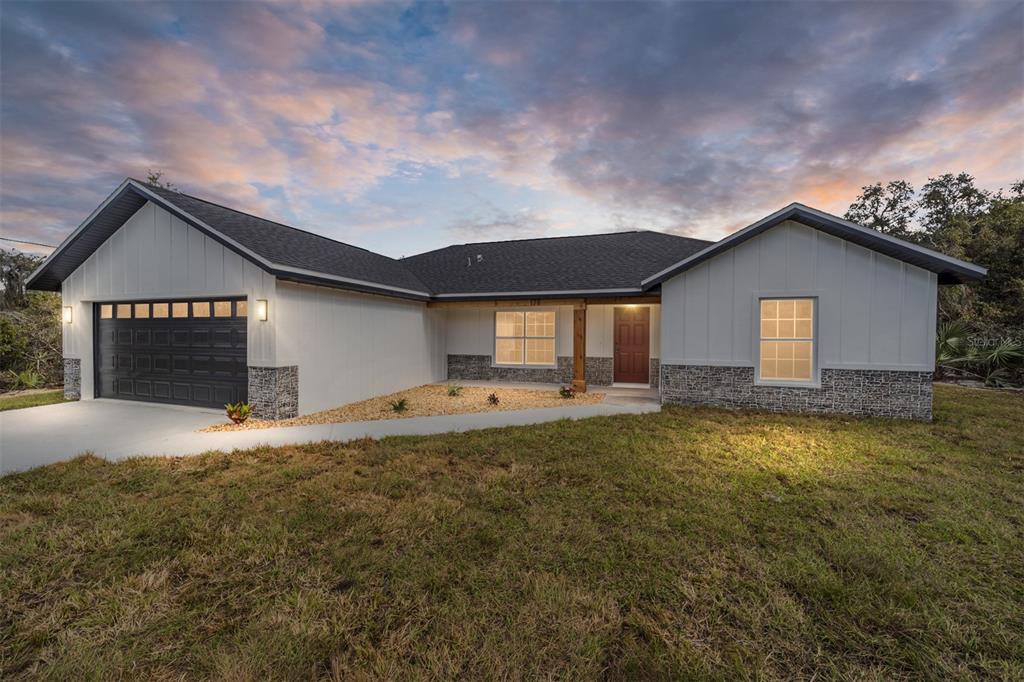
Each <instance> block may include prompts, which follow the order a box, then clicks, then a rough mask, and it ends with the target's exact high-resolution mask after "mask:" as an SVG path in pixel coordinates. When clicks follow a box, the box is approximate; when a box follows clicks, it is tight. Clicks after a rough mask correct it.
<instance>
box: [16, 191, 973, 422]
mask: <svg viewBox="0 0 1024 682" xmlns="http://www.w3.org/2000/svg"><path fill="white" fill-rule="evenodd" d="M985 273H986V271H985V269H984V268H981V267H978V266H976V265H972V264H970V263H965V262H963V261H961V260H957V259H956V258H951V257H949V256H946V255H943V254H941V253H937V252H935V251H931V250H929V249H926V248H922V247H920V246H917V245H914V244H910V243H907V242H904V241H901V240H899V239H895V238H893V237H890V236H888V235H885V234H881V233H879V232H877V231H874V230H870V229H867V228H864V227H861V226H859V225H855V224H853V223H850V222H848V221H846V220H843V219H841V218H837V217H835V216H833V215H829V214H827V213H824V212H822V211H818V210H816V209H813V208H810V207H808V206H804V205H801V204H791V205H789V206H786V207H785V208H783V209H781V210H779V211H777V212H775V213H773V214H771V215H769V216H767V217H766V218H764V219H762V220H759V221H758V222H756V223H754V224H753V225H750V226H749V227H746V228H744V229H742V230H739V231H738V232H735V233H733V234H731V235H729V236H728V237H725V238H724V239H722V240H720V241H717V242H708V241H703V240H699V239H690V238H687V237H680V236H675V235H670V234H663V233H659V232H650V231H632V232H615V233H611V234H596V235H587V236H576V237H554V238H543V239H522V240H512V241H497V242H482V243H475V244H459V245H455V246H449V247H446V248H443V249H438V250H436V251H430V252H428V253H423V254H419V255H416V256H411V257H408V258H402V259H394V258H388V257H386V256H383V255H380V254H376V253H373V252H371V251H367V250H365V249H361V248H357V247H355V246H350V245H348V244H343V243H341V242H337V241H334V240H332V239H328V238H326V237H323V236H320V235H317V234H314V233H312V232H307V231H304V230H300V229H296V228H293V227H289V226H287V225H282V224H280V223H277V222H273V221H270V220H265V219H263V218H259V217H256V216H253V215H250V214H247V213H243V212H241V211H237V210H234V209H231V208H227V207H225V206H221V205H219V204H216V203H213V202H210V201H206V200H203V199H199V198H196V197H193V196H189V195H187V194H183V193H180V192H177V191H170V190H168V189H165V188H160V187H154V186H151V185H148V184H146V183H143V182H139V181H137V180H132V179H127V180H125V181H124V182H123V183H122V184H121V185H120V186H119V187H118V188H117V189H116V190H115V191H114V192H113V193H112V194H111V195H110V196H109V197H108V198H107V199H106V200H105V201H104V202H103V203H102V204H100V206H99V207H98V208H97V209H96V210H95V211H93V213H92V215H90V216H89V217H88V218H87V219H86V220H85V222H83V223H82V224H81V225H80V226H79V227H78V228H77V229H76V230H75V231H74V232H73V233H72V234H71V235H70V236H69V237H68V238H67V239H65V240H64V242H63V243H62V244H61V245H60V246H59V247H58V248H57V249H56V250H55V251H54V252H53V253H52V254H51V255H50V256H49V257H48V258H47V259H46V260H45V261H44V262H43V263H42V264H41V265H40V267H39V268H38V269H37V270H36V271H35V272H34V273H33V274H32V276H31V278H30V280H29V282H28V286H29V287H30V288H32V289H39V290H47V291H60V292H61V296H62V299H63V321H64V378H65V392H66V394H67V396H68V397H70V398H81V399H91V398H115V399H122V400H139V401H146V402H159V403H178V404H185V405H198V406H209V407H220V406H222V405H223V404H224V403H226V402H235V401H240V400H241V401H248V402H249V403H251V404H252V405H253V408H254V412H255V413H256V414H258V415H260V416H263V417H267V418H284V417H290V416H294V415H297V414H298V415H301V414H307V413H310V412H314V411H317V410H322V409H325V408H328V407H332V406H336V405H339V404H343V403H347V402H351V401H355V400H361V399H365V398H368V397H371V396H374V395H380V394H385V393H390V392H394V391H398V390H401V389H404V388H409V387H412V386H415V385H419V384H423V383H428V382H437V381H444V380H449V381H459V380H469V379H484V380H494V381H535V382H552V383H560V384H572V385H573V386H575V387H576V388H577V389H578V390H586V388H587V386H593V385H598V386H603V385H609V384H613V383H616V384H618V383H621V384H630V385H643V386H650V387H654V388H656V389H657V390H658V391H659V393H660V396H661V399H662V401H663V402H673V403H685V404H698V405H717V406H726V407H749V408H759V409H767V410H779V411H801V412H841V413H848V414H858V415H881V416H892V417H907V418H913V419H930V418H931V410H932V391H931V382H932V371H933V369H934V345H935V331H936V319H935V318H936V295H937V288H938V286H940V285H953V284H960V283H964V282H968V281H971V280H978V279H981V278H983V277H984V276H985Z"/></svg>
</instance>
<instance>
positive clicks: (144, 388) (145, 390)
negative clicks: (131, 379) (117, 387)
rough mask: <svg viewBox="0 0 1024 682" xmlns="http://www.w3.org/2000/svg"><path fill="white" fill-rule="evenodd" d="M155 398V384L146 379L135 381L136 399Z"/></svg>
mask: <svg viewBox="0 0 1024 682" xmlns="http://www.w3.org/2000/svg"><path fill="white" fill-rule="evenodd" d="M152 396H153V384H152V383H151V382H149V381H146V380H145V379H136V380H135V397H136V398H151V397H152Z"/></svg>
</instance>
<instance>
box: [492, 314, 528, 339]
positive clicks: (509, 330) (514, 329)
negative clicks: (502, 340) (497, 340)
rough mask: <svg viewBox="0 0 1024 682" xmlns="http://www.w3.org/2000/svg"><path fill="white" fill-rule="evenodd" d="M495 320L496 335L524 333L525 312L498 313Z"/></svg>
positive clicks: (518, 334) (519, 334)
mask: <svg viewBox="0 0 1024 682" xmlns="http://www.w3.org/2000/svg"><path fill="white" fill-rule="evenodd" d="M494 321H495V325H494V330H495V332H494V333H495V336H522V335H523V313H497V314H496V315H495V317H494Z"/></svg>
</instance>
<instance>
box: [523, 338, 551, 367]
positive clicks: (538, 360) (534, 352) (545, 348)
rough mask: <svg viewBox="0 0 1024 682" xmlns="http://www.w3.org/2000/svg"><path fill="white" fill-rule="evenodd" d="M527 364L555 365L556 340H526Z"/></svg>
mask: <svg viewBox="0 0 1024 682" xmlns="http://www.w3.org/2000/svg"><path fill="white" fill-rule="evenodd" d="M526 364H528V365H553V364H555V340H554V339H526Z"/></svg>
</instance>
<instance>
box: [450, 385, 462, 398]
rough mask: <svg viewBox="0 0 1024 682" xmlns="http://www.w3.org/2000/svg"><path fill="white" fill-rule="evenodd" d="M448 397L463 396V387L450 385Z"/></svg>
mask: <svg viewBox="0 0 1024 682" xmlns="http://www.w3.org/2000/svg"><path fill="white" fill-rule="evenodd" d="M448 395H449V396H450V397H452V398H457V397H458V396H460V395H462V386H459V385H458V384H448Z"/></svg>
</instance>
